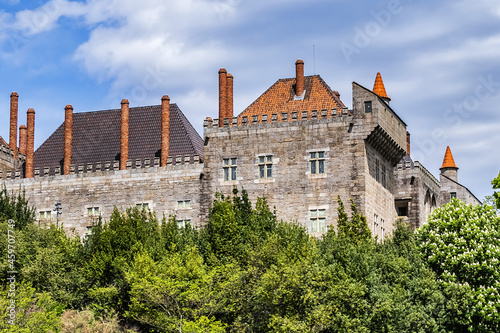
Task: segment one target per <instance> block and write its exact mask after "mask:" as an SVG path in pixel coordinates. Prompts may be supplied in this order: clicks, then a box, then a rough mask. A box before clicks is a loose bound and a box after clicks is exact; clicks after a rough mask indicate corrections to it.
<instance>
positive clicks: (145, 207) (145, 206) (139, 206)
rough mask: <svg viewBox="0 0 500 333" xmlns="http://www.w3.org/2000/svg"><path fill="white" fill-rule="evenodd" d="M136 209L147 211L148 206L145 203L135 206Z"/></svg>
mask: <svg viewBox="0 0 500 333" xmlns="http://www.w3.org/2000/svg"><path fill="white" fill-rule="evenodd" d="M136 207H137V208H139V210H148V209H149V204H148V203H147V202H143V203H138V204H136Z"/></svg>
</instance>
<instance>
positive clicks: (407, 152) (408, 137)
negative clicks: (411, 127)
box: [406, 131, 410, 156]
mask: <svg viewBox="0 0 500 333" xmlns="http://www.w3.org/2000/svg"><path fill="white" fill-rule="evenodd" d="M406 154H407V155H408V156H410V132H408V131H406Z"/></svg>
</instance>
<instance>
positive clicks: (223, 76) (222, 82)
mask: <svg viewBox="0 0 500 333" xmlns="http://www.w3.org/2000/svg"><path fill="white" fill-rule="evenodd" d="M226 110H227V71H226V70H225V69H224V68H221V69H219V127H223V126H224V117H226Z"/></svg>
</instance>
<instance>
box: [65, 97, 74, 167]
mask: <svg viewBox="0 0 500 333" xmlns="http://www.w3.org/2000/svg"><path fill="white" fill-rule="evenodd" d="M72 151H73V107H72V106H71V105H66V107H65V108H64V166H63V175H69V172H70V168H71V155H72Z"/></svg>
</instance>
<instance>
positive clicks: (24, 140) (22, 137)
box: [19, 125, 28, 155]
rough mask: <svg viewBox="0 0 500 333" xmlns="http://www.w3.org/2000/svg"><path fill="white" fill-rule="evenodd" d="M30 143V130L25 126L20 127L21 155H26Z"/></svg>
mask: <svg viewBox="0 0 500 333" xmlns="http://www.w3.org/2000/svg"><path fill="white" fill-rule="evenodd" d="M27 142H28V129H27V128H26V126H25V125H21V126H19V153H21V154H23V155H26V144H27Z"/></svg>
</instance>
